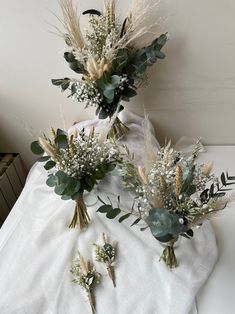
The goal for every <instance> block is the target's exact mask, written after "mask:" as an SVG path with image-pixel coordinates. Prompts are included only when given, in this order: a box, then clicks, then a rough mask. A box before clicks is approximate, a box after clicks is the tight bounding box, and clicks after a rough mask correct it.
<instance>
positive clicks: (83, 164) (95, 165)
mask: <svg viewBox="0 0 235 314" xmlns="http://www.w3.org/2000/svg"><path fill="white" fill-rule="evenodd" d="M52 133H53V138H52V139H50V138H48V137H47V136H46V135H44V137H43V138H42V137H40V138H39V139H38V141H35V142H33V143H32V144H31V150H32V152H33V153H35V154H36V155H38V156H40V157H39V159H38V161H41V162H46V163H45V165H44V168H45V169H46V170H48V171H49V177H48V179H47V182H46V183H47V185H48V186H50V187H53V188H54V191H55V193H56V194H58V195H60V196H61V198H62V199H63V200H69V199H72V200H74V201H75V202H76V207H75V212H74V216H73V219H72V221H71V224H70V226H69V227H72V228H74V227H76V225H79V226H80V229H84V228H85V227H86V226H87V225H88V223H89V220H90V218H89V215H88V212H87V207H86V204H85V202H84V198H83V196H84V192H85V191H87V192H91V191H92V189H93V188H94V186H95V185H96V184H97V182H98V181H99V180H101V179H103V178H104V177H105V175H106V174H107V173H108V172H110V171H112V170H113V169H114V168H115V166H116V164H117V163H118V162H119V161H120V158H119V152H118V150H117V147H116V144H115V142H114V141H113V140H108V139H106V136H104V134H100V135H99V134H96V133H95V130H94V128H93V129H91V131H90V133H89V134H86V133H85V130H84V129H83V130H81V131H79V133H77V131H75V132H73V134H71V135H69V134H68V133H66V132H65V131H63V130H60V129H58V130H57V131H55V130H54V129H52Z"/></svg>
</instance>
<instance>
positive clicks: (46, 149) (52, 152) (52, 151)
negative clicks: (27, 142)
mask: <svg viewBox="0 0 235 314" xmlns="http://www.w3.org/2000/svg"><path fill="white" fill-rule="evenodd" d="M38 142H39V145H40V146H41V147H42V149H43V150H44V152H45V153H47V155H48V156H50V157H52V158H56V150H55V149H54V148H53V146H52V145H51V144H50V143H48V141H47V140H46V139H44V138H42V137H39V138H38Z"/></svg>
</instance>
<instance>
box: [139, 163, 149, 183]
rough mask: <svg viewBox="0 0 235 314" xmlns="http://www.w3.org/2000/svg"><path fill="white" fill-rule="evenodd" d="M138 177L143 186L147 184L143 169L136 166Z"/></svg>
mask: <svg viewBox="0 0 235 314" xmlns="http://www.w3.org/2000/svg"><path fill="white" fill-rule="evenodd" d="M138 175H139V177H140V179H141V181H142V183H143V184H146V185H147V184H148V177H147V176H146V174H145V171H144V168H143V167H141V166H138Z"/></svg>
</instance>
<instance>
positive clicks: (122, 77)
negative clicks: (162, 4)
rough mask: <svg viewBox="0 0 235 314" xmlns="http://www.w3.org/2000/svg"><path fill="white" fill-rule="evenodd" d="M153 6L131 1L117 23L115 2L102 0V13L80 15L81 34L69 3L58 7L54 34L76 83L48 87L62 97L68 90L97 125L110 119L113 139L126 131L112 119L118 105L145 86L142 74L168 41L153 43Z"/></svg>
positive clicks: (65, 0)
mask: <svg viewBox="0 0 235 314" xmlns="http://www.w3.org/2000/svg"><path fill="white" fill-rule="evenodd" d="M157 4H158V1H155V2H154V3H150V2H148V3H147V2H145V1H136V0H135V1H133V5H132V8H131V9H130V11H129V13H128V16H127V17H126V19H125V20H124V21H123V22H120V20H119V19H118V18H117V16H116V13H115V1H114V0H108V1H107V2H106V3H105V6H104V10H103V11H102V12H101V11H98V10H94V9H91V10H87V11H85V12H83V15H86V14H88V15H89V25H88V28H87V30H86V31H85V33H84V34H83V33H82V31H81V28H80V21H79V17H78V12H77V8H76V7H75V6H74V4H73V1H72V0H61V1H60V5H61V9H62V13H63V19H59V20H60V21H61V22H62V24H63V26H64V29H65V33H64V32H60V31H59V33H60V35H61V36H62V37H63V38H64V40H65V42H66V44H67V48H66V52H65V53H64V58H65V60H66V61H67V62H68V64H69V66H70V68H71V69H72V70H73V71H75V72H76V73H77V74H80V75H81V77H80V78H79V77H76V78H68V77H65V78H62V79H53V80H52V84H54V85H56V86H60V87H61V89H62V91H65V90H69V92H70V94H69V97H71V96H72V97H73V98H74V99H75V100H77V101H78V102H83V103H86V107H88V106H94V107H96V115H98V117H99V118H100V119H105V118H108V117H109V118H111V117H112V116H113V115H114V114H115V115H114V124H113V128H112V130H111V131H112V132H111V133H112V134H113V135H117V136H119V137H120V136H122V135H124V134H125V132H126V130H127V128H126V127H125V125H123V124H122V122H121V121H120V120H119V119H118V118H117V117H116V114H117V113H118V112H119V111H121V110H122V109H123V106H122V105H121V104H120V102H121V101H129V100H130V98H131V97H134V96H135V95H136V94H137V92H136V90H137V88H138V87H139V86H141V85H143V83H144V82H145V81H146V75H145V73H146V70H147V68H148V67H149V66H151V65H153V64H154V63H155V62H156V61H157V60H158V59H164V58H165V55H164V53H162V52H161V49H162V47H163V46H164V45H165V43H166V41H167V39H168V35H167V34H162V35H160V36H159V37H157V38H156V30H155V28H156V27H159V22H155V23H153V24H151V22H149V21H150V20H151V19H149V15H150V14H151V12H152V10H153V9H154V7H156V6H157ZM56 29H57V28H56ZM57 31H58V29H57ZM151 34H154V36H155V37H153V36H151ZM145 45H146V46H145Z"/></svg>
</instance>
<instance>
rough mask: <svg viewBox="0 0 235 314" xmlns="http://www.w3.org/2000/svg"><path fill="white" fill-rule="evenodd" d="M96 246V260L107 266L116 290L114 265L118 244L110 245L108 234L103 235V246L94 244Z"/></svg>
mask: <svg viewBox="0 0 235 314" xmlns="http://www.w3.org/2000/svg"><path fill="white" fill-rule="evenodd" d="M94 246H95V259H96V261H97V262H100V263H103V264H104V265H105V266H106V269H107V272H108V275H109V278H110V279H111V280H112V283H113V286H114V288H115V287H116V283H115V274H114V268H113V264H114V262H115V258H116V254H117V242H116V241H113V242H112V243H110V242H109V241H108V237H107V235H106V234H104V233H103V234H102V244H94Z"/></svg>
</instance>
